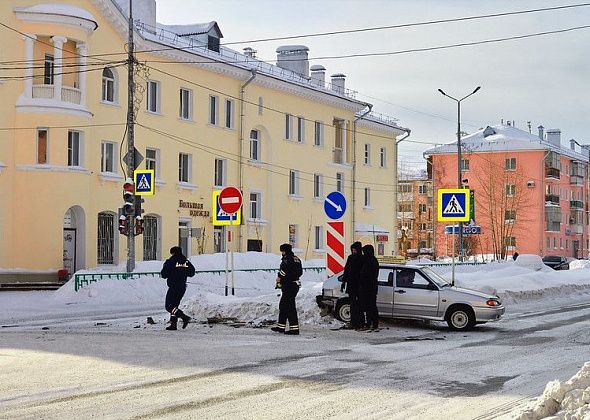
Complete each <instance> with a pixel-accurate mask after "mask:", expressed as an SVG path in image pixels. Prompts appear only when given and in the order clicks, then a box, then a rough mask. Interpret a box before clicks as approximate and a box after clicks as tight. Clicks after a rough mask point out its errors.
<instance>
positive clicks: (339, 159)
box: [332, 148, 345, 164]
mask: <svg viewBox="0 0 590 420" xmlns="http://www.w3.org/2000/svg"><path fill="white" fill-rule="evenodd" d="M332 162H334V163H339V164H343V163H345V162H344V150H342V149H337V148H334V149H332Z"/></svg>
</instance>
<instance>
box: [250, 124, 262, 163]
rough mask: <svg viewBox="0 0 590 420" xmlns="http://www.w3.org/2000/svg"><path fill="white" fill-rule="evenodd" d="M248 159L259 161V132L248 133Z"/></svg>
mask: <svg viewBox="0 0 590 420" xmlns="http://www.w3.org/2000/svg"><path fill="white" fill-rule="evenodd" d="M250 159H252V160H260V131H258V130H252V131H250Z"/></svg>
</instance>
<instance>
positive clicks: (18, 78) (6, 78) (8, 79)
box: [0, 64, 125, 86]
mask: <svg viewBox="0 0 590 420" xmlns="http://www.w3.org/2000/svg"><path fill="white" fill-rule="evenodd" d="M122 66H125V64H118V65H111V66H109V67H110V68H116V67H122ZM102 70H103V68H102V67H100V68H91V69H84V70H74V71H62V72H57V73H56V72H54V73H51V76H59V75H66V74H80V73H90V72H93V71H102ZM44 77H45V75H43V74H33V75H31V76H0V80H3V81H6V82H14V81H23V80H28V79H43V78H44ZM48 86H52V85H48Z"/></svg>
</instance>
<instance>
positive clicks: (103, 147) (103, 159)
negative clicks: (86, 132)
mask: <svg viewBox="0 0 590 420" xmlns="http://www.w3.org/2000/svg"><path fill="white" fill-rule="evenodd" d="M108 146H111V148H112V150H111V156H110V162H108V160H107V158H108V156H107V148H108ZM116 156H117V143H115V142H114V141H108V140H102V141H101V143H100V172H101V173H108V174H116V173H117V160H116ZM109 163H110V166H111V170H110V171H109V170H107V169H108V165H109Z"/></svg>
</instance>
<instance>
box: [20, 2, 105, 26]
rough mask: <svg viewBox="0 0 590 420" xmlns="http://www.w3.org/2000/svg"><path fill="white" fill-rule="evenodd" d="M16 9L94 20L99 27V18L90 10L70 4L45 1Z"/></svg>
mask: <svg viewBox="0 0 590 420" xmlns="http://www.w3.org/2000/svg"><path fill="white" fill-rule="evenodd" d="M15 11H17V12H21V13H39V14H44V15H58V16H71V17H76V18H79V19H84V20H88V21H90V22H93V23H94V24H95V29H96V28H98V23H97V20H96V18H95V17H94V16H93V15H92V14H91V13H90V12H88V11H87V10H84V9H82V8H80V7H76V6H72V5H69V4H58V3H44V4H37V5H35V6H30V7H17V8H16V9H15Z"/></svg>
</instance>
